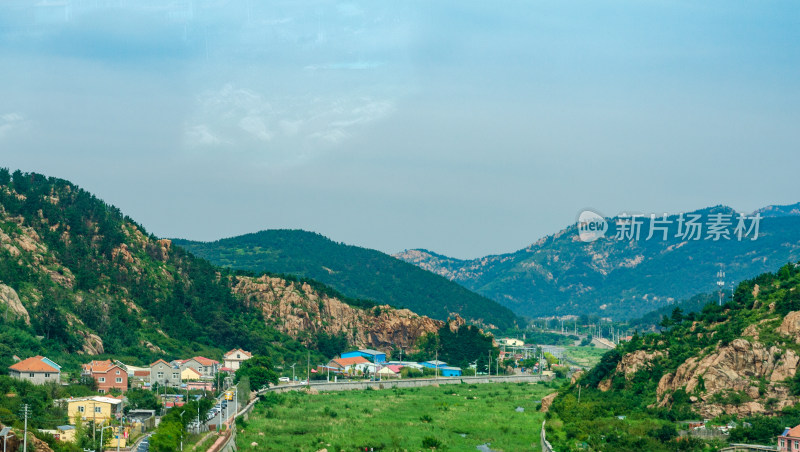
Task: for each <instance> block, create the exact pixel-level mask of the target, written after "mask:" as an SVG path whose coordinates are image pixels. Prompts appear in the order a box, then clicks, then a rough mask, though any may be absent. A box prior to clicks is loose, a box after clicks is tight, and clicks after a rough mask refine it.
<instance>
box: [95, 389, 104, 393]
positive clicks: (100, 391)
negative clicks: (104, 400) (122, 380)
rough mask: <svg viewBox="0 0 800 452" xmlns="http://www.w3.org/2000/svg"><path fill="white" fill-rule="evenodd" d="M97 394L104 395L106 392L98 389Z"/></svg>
mask: <svg viewBox="0 0 800 452" xmlns="http://www.w3.org/2000/svg"><path fill="white" fill-rule="evenodd" d="M97 392H99V393H100V394H105V393H106V390H105V389H98V390H97Z"/></svg>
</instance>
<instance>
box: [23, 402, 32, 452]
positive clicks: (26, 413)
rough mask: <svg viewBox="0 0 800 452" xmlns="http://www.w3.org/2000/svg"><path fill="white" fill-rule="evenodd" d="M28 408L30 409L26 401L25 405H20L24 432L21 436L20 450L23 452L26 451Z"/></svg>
mask: <svg viewBox="0 0 800 452" xmlns="http://www.w3.org/2000/svg"><path fill="white" fill-rule="evenodd" d="M29 409H30V407H29V406H28V404H27V403H26V404H25V405H22V414H23V415H24V416H25V433H24V434H23V437H22V444H23V446H22V450H23V451H24V452H28V414H29V411H28V410H29Z"/></svg>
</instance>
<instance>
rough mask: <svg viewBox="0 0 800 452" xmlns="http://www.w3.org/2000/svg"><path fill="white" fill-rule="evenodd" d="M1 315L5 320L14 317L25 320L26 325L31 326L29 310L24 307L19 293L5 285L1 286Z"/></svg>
mask: <svg viewBox="0 0 800 452" xmlns="http://www.w3.org/2000/svg"><path fill="white" fill-rule="evenodd" d="M0 315H2V316H3V318H4V320H5V319H8V318H10V317H9V316H13V317H16V318H21V319H23V320H25V323H26V324H28V325H30V324H31V316H30V314H28V310H27V309H25V306H23V305H22V301H20V299H19V295H17V292H16V291H15V290H14V289H12V288H11V287H9V286H6V285H5V284H0Z"/></svg>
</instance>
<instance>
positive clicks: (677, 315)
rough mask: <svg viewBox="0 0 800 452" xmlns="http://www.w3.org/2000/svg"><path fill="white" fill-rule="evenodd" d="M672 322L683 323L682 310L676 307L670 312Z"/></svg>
mask: <svg viewBox="0 0 800 452" xmlns="http://www.w3.org/2000/svg"><path fill="white" fill-rule="evenodd" d="M672 322H673V323H675V324H678V323H681V322H683V310H682V309H681V308H679V307H677V306H676V307H675V309H673V310H672Z"/></svg>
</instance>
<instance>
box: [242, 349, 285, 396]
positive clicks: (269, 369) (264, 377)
mask: <svg viewBox="0 0 800 452" xmlns="http://www.w3.org/2000/svg"><path fill="white" fill-rule="evenodd" d="M244 377H248V378H249V379H250V386H251V387H252V388H254V389H256V390H258V389H261V388H262V387H264V386H267V385H269V384H270V383H272V384H275V385H276V384H278V374H277V373H275V371H274V370H273V366H272V359H270V358H269V356H264V355H255V356H253V357H252V358H250V359H248V360H247V361H244V362H242V365H241V366H240V367H239V370H237V371H236V377H235V379H234V382H235V383H238V382H239V381H240V380H241V379H243V378H244Z"/></svg>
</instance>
